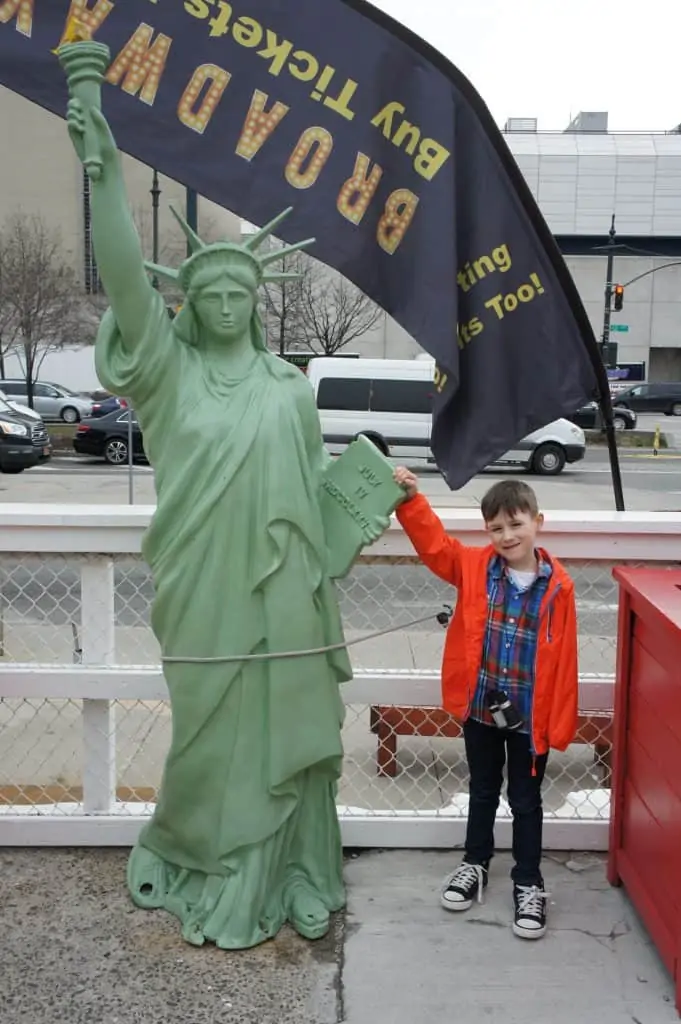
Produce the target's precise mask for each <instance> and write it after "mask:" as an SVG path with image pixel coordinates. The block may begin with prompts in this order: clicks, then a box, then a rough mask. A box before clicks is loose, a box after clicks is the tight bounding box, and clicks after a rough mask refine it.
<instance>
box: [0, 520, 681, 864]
mask: <svg viewBox="0 0 681 1024" xmlns="http://www.w3.org/2000/svg"><path fill="white" fill-rule="evenodd" d="M152 512H153V509H152V508H149V507H143V506H133V507H120V506H107V507H103V506H42V505H41V506H35V505H11V506H5V507H4V508H2V509H0V573H3V572H4V576H1V575H0V592H2V588H3V582H2V580H3V579H4V580H5V581H8V580H9V584H7V587H6V589H8V592H10V593H14V592H15V591H16V586H15V582H13V581H15V580H16V579H17V578H19V577H18V576H17V575H16V574H17V572H19V569H21V566H22V565H23V564H24V561H25V564H26V565H28V564H29V563H30V566H31V572H33V573H34V578H35V579H38V578H39V575H40V568H41V566H43V565H44V566H45V567H47V568H49V571H50V572H57V569H55V568H54V566H55V565H56V564H57V563H55V559H58V560H59V562H58V566H61V567H64V566H66V567H68V566H70V567H71V570H70V571H72V572H73V571H77V572H78V573H79V575H80V610H79V617H78V622H77V624H76V625H77V631H78V636H79V646H78V649H77V652H76V656H74V657H70V658H68V659H67V658H66V657H65V656H64V653H63V651H62V652H61V653H58V654H55V655H54V657H52V658H51V660H50V661H49V663H47V662H46V661H45V660H44V659H43V660H36V658H37V657H38V655H35V657H34V656H33V654H32V653H31V651H29V652H28V656H23V657H21V658H17V657H16V656H15V655H13V654H12V651H11V637H12V630H13V629H14V630H15V633H16V635H17V636H19V635H21V636H22V637H24V640H23V641H22V642H24V643H29V644H30V643H32V642H33V641H32V639H31V638H32V637H35V638H39V637H40V636H41V634H40V630H41V629H42V630H43V631H44V630H45V629H46V628H47V627H46V626H45V625H44V624H43V625H39V626H35V624H33V625H31V624H29V625H28V626H27V625H26V624H25V621H28V620H30V618H31V617H30V615H29V616H26V614H25V612H23V611H21V610H20V609H19V610H17V611H16V614H14V613H13V609H12V600H11V597H10V598H9V599H7V598H6V597H5V599H4V604H3V609H2V614H3V623H5V621H7V622H8V623H9V625H5V627H4V633H3V657H2V658H0V711H3V716H2V717H0V845H37V844H53V845H68V846H74V845H128V844H131V843H132V842H134V839H135V836H136V834H137V832H138V830H139V828H140V826H141V824H142V823H143V821H144V820H146V816H147V815H148V814H149V811H150V804H149V802H148V801H147V802H146V803H145V802H144V801H143V800H140V799H137V800H126V799H121V797H120V788H121V786H120V779H119V777H118V776H119V766H118V764H117V749H118V744H117V738H118V737H117V728H118V725H119V722H120V721H121V720H123V718H124V716H125V714H128V713H130V702H142V703H140V704H139V705H136V706H135V707H136V708H137V709H140V710H139V714H147V715H151V714H152V712H151V711H150V710H149V706H151V705H153V704H155V702H163V701H166V700H167V691H166V687H165V683H164V680H163V676H162V673H161V671H160V666H159V664H158V663H153V662H149V659H148V658H147V661H146V663H144V664H135V663H133V662H131V661H130V657H129V655H128V656H127V657H126V659H125V661H123V660H122V659H121V658H120V657H119V654H118V653H117V641H116V635H117V634H116V631H117V624H116V607H115V600H116V589H115V571H116V569H117V566H118V565H119V563H120V561H121V559H125V558H130V556H138V555H139V550H140V541H141V537H142V534H143V532H144V530H145V528H146V526H147V524H148V522H149V518H150V516H151V514H152ZM440 514H441V517H442V519H443V521H444V522H445V525H446V527H447V529H448V530H449V531H450V532H451V533H453V534H455V535H456V536H458V537H460V538H461V539H462V540H464V541H465V542H467V543H473V544H476V543H484V532H483V531H482V528H481V523H480V520H479V517H478V515H477V514H474V513H471V512H470V511H467V510H458V509H448V510H442V511H441V513H440ZM543 543H544V544H545V546H546V547H547V548H548V549H549V550H550V551H551V552H552V553H554V554H555V555H557V556H558V557H560V558H562V559H564V560H565V561H566V564H567V566H568V569H570V570H571V571H572V572H573V573H574V575H575V577H576V578H577V579H578V580H580V578H581V581H582V584H583V586H582V591H583V592H584V593H587V594H588V593H590V592H591V591H589V587H591V588H594V589H593V593H596V598H595V599H591V598H585V599H584V608H586V615H585V614H584V611H583V610H582V617H583V622H584V626H585V630H586V632H585V634H584V638H583V640H584V644H583V647H584V650H585V651H587V654H586V655H585V656H584V657H585V666H584V668H583V671H582V673H581V682H580V707H582V708H588V709H589V711H590V712H603V713H607V712H610V711H611V710H612V707H613V666H614V654H613V652H612V645H613V643H614V632H615V631H614V627H613V623H614V621H615V610H614V604H615V602H616V591H615V590H614V584H611V583H610V582H609V581H610V574H611V568H612V564H613V563H618V562H635V563H653V564H658V565H660V567H661V568H663V567H665V566H666V565H669V564H672V563H678V562H681V517H678V516H677V515H676V514H674V513H639V512H630V513H608V512H588V513H580V512H548V513H546V526H545V530H544V539H543ZM412 556H413V552H412V551H411V548H410V546H409V544H408V541H407V539H406V537H405V536H404V534H403V533H402V531H401V529H400V527H399V525H398V524H397V523H396V522H394V523H393V524H392V525H391V528H390V529H389V531H388V532H387V533H386V534H385V535H384V537H383V538H382V539H381V540H380V541H379V542H378V543H377V544H376V545H374V546H373V547H372V548H371V549H369V550H368V551H367V552H366V553H365V555H364V557H363V559H362V560H361V561H360V564H359V566H358V570H357V571H358V572H359V573H361V572H365V573H371V572H372V571H373V569H372V566H374V565H375V564H376V561H377V560H378V563H379V564H380V563H383V564H387V565H399V564H403V566H404V569H403V570H402V569H401V570H400V572H402V571H404V573H405V574H409V573H417V574H418V575H417V576H414V580H413V583H412V588H413V590H414V593H416V588H417V586H419V587H421V586H423V585H424V580H425V577H424V576H423V571H422V568H421V567H419V568H418V569H416V568H415V567H414V565H413V561H409V560H411V559H412ZM3 565H4V566H6V570H3ZM36 566H37V569H36ZM17 567H19V569H17ZM47 568H46V571H47ZM26 571H28V570H26ZM13 573H14V574H15V575H14V576H13V575H12V574H13ZM55 578H56V577H55ZM367 578H368V577H367ZM405 578H406V576H405ZM410 578H411V577H410ZM594 581H595V582H594ZM366 585H367V587H368V586H369V584H368V583H367V584H366ZM608 587H610V590H608ZM12 588H14V590H13V589H12ZM585 588H586V589H585ZM578 589H579V588H578ZM367 593H369V591H368V590H367ZM601 598H603V600H602V601H601ZM422 600H424V601H426V600H431V598H430V597H427V598H426V597H424V598H422ZM599 602H600V604H599ZM587 606H588V607H587ZM599 609H600V610H599ZM437 610H438V608H437V607H434V609H433V611H434V614H435V612H436V611H437ZM578 610H579V605H578ZM41 614H43V615H44V614H46V613H42V612H41ZM598 615H601V617H602V619H603V621H604V622H605V621H606V619H607V623H608V625H607V627H603V628H601V629H600V633H598V634H597V635H593V636H592V635H591V633H589V630H590V629H591V628H592V623H593V621H594V620H593V617H594V616H598ZM22 616H23V617H22ZM31 621H32V620H31ZM60 621H61V620H60ZM41 622H43V620H42V619H41ZM60 628H61V627H60ZM599 628H600V627H599ZM22 631H23V632H22ZM366 631H367V632H368V631H369V630H366ZM601 634H603V635H601ZM606 634H607V635H606ZM8 636H9V638H10V639H9V640H8ZM26 638H28V640H27V639H26ZM442 638H443V637H442V632H441V630H440V631H439V632H438V627H437V626H434V627H433V630H432V633H431V634H429V635H428V636H427V637H426V639H427V641H428V644H429V651H430V652H431V653H430V654H429V655H428V657H429V658H430V661H429V662H428V664H425V666H424V665H423V664H418V665H416V667H414V664H415V662H416V661H417V660H418V659H417V658H416V657H414V658H412V661H411V664H407V663H406V662H405V663H403V664H391V663H387V664H386V663H384V662H385V661H386V656H385V654H381V653H380V651H379V652H378V654H377V655H376V657H375V658H374V661H373V662H371V658H369V663H368V664H367V663H365V662H364V661H362V660H361V658H362V656H361V655H360V656H359V658H360V660H359V661H358V660H355V665H357V666H358V668H357V670H356V674H355V678H354V680H353V681H352V682H350V683H348V684H346V685H345V686H344V688H343V694H344V699H345V703H346V705H347V706H348V709H349V712H350V711H351V712H352V721H351V722H350V725H349V728H348V731H347V742H346V750H348V758H347V764H348V767H347V774H346V777H345V778H344V782H343V785H342V786H341V793H340V798H339V814H340V818H341V824H342V829H343V838H344V841H345V843H346V844H347V845H351V846H411V847H433V846H452V845H457V844H460V843H461V841H462V838H463V830H464V827H465V768H464V767H463V764H462V762H461V759H460V757H459V758H458V760H457V759H455V758H454V759H453V760H452V758H453V755H450V751H451V750H453V749H454V747H453V744H454V743H455V742H456V741H446V740H440V741H438V742H439V744H441V745H443V746H442V747H438V749H437V751H436V752H435V754H432V753H431V751H430V750H429V751H428V752H427V753H424V752H423V744H424V743H428V742H430V741H426V740H421V739H419V740H417V741H416V743H414V741H412V740H410V739H401V740H400V751H402V750H404V751H405V754H404V763H403V765H402V771H401V773H400V775H399V776H398V777H397V778H391V779H380V778H378V777H377V776H376V770H375V768H376V766H375V750H376V747H375V743H376V741H375V737H373V736H372V735H371V734H370V732H369V729H368V727H367V725H368V709H369V708H370V707H374V706H377V705H399V706H401V707H405V708H409V707H420V706H437V705H438V704H439V699H440V695H439V678H438V672H437V661H436V660H434V657H433V653H432V652H434V651H436V650H437V648H439V646H440V645H441V641H442ZM417 640H418V638H417ZM592 641H594V642H593V643H592ZM595 641H597V642H595ZM41 642H42V641H41ZM36 643H37V640H36ZM414 643H416V641H414ZM589 645H591V646H589ZM412 646H413V645H412ZM361 647H362V645H359V647H357V648H353V651H358V650H359V649H360V648H361ZM60 650H61V649H60ZM599 651H600V652H605V653H601V654H599ZM606 655H607V656H606ZM357 657H358V656H357V655H355V658H356V659H357ZM599 659H600V660H599ZM601 662H602V663H601ZM45 708H47V709H53V710H55V714H56V715H57V717H58V718H59V716H60V715H61V716H62V718H63V717H64V716H65V709H66V710H68V712H69V715H70V716H71V717H72V716H73V714H75V713H77V714H78V715H79V716H80V742H79V744H78V751H79V756H78V759H79V761H80V767H81V778H80V785H79V787H76V788H75V789H74V787H73V786H71V787H69V786H66V785H65V786H64V792H65V793H68V794H70V795H68V796H65V797H64V798H63V799H59V798H58V797H55V796H54V792H55V786H56V784H55V785H52V777H51V776H48V777H47V778H42V777H41V778H40V779H38V778H37V777H36V779H35V780H33V778H32V775H31V771H32V770H33V769H31V768H29V767H27V764H28V762H29V761H31V763H35V766H36V771H37V770H38V761H39V759H38V758H37V756H36V755H35V754H33V755H32V760H31V757H28V755H27V756H26V757H25V758H24V760H23V762H22V761H21V759H19V760H17V754H16V750H17V744H18V741H20V740H21V737H22V735H24V734H25V735H28V729H29V727H30V729H31V730H32V732H31V735H32V736H33V739H32V741H31V742H32V743H35V744H36V745H38V747H39V745H40V744H41V743H44V745H45V747H46V748H47V734H48V732H49V735H50V736H52V737H54V736H55V727H54V725H52V726H51V727H50V729H49V730H47V729H46V730H45V739H44V740H43V739H42V733H41V732H40V728H37V726H36V723H37V722H38V719H39V715H40V713H41V710H42V709H45ZM74 709H75V710H74ZM33 711H35V715H33V714H32V712H33ZM135 713H136V714H137V713H138V711H137V710H135ZM66 717H68V716H66ZM166 718H167V714H166ZM24 720H26V722H27V725H26V729H25V730H24V732H23V733H22V729H23V725H22V722H23V721H24ZM69 721H71V718H69ZM149 721H150V723H151V725H153V724H154V723H153V722H152V721H151V719H149ZM38 725H39V722H38ZM151 725H150V727H151ZM158 727H159V729H161V727H162V725H161V724H159V726H158ZM163 728H165V725H163ZM34 734H35V735H34ZM56 735H57V740H59V731H58V729H57V733H56ZM72 735H73V734H72V731H71V732H68V735H67V731H65V733H64V741H63V746H64V749H63V750H60V749H57V750H56V752H53V753H52V755H51V756H52V759H53V760H55V759H56V760H55V764H56V763H57V762H58V759H59V756H60V755H61V754H63V757H64V759H65V760H66V759H67V755H68V757H70V758H71V760H73V756H74V753H73V742H72ZM69 736H71V741H69V739H68V737H69ZM68 742H71V749H69V750H67V749H66V746H67V745H68ZM57 747H59V744H57ZM28 749H29V748H28V744H27V750H28ZM30 749H31V750H34V749H35V747H34V746H32V747H31V748H30ZM412 750H416V754H414V755H412V753H411V751H412ZM571 751H572V753H571V754H570V757H572V758H573V760H572V761H570V760H569V759H568V760H566V761H564V762H561V764H562V765H563V767H562V768H561V767H560V766H559V768H558V769H556V771H557V774H556V775H555V777H554V779H553V782H552V783H551V785H552V786H553V787H554V791H553V799H552V806H551V807H549V808H548V809H547V810H546V845H547V847H553V848H572V849H574V848H581V849H587V848H592V849H596V848H600V849H603V848H605V847H606V845H607V828H608V816H609V805H608V799H607V792H605V791H604V790H603V789H602V788H599V787H598V786H596V785H594V783H593V778H592V773H590V772H589V771H588V767H585V766H586V765H587V762H586V761H585V760H584V758H585V751H584V750H583V749H580V750H575V751H573V748H571ZM128 753H129V758H128V759H130V757H133V758H134V753H135V751H134V750H132V751H131V752H130V751H129V752H128ZM438 758H439V759H440V768H438V766H437V764H436V760H437V759H438ZM447 759H449V760H447ZM161 762H162V758H161ZM443 766H444V767H443ZM575 766H577V767H575ZM160 768H161V764H158V765H157V766H156V767H155V768H154V773H155V774H154V778H153V779H150V780H146V779H145V778H142V781H141V783H138V785H139V786H140V790H142V789H143V790H144V791H145V792H146V791H148V790H151V791H153V789H154V786H155V784H156V782H157V778H158V774H159V773H160ZM445 768H446V771H445ZM41 770H43V769H42V768H41ZM59 774H60V773H59V772H56V771H55V777H57V776H58V775H59ZM585 780H586V782H587V783H588V785H587V787H586V788H584V785H583V783H584V782H585ZM147 781H148V785H147ZM573 783H574V786H573V789H572V790H571V789H570V787H571V786H572V785H573ZM580 786H581V789H580ZM36 787H37V789H38V790H40V793H41V795H40V799H35V800H31V799H30V798H28V797H27V796H26V795H25V794H26V793H28V792H34V790H35V789H36ZM575 787H576V788H577V791H578V794H581V797H580V799H581V801H582V804H583V806H580V801H579V800H577V799H576V798H575V792H574V789H575ZM56 788H57V789H58V786H57V787H56ZM76 790H77V795H76V796H73V792H76ZM584 793H586V796H584ZM596 793H598V799H596V797H595V796H594V794H596ZM12 794H14V796H12ZM17 794H19V795H17ZM50 794H52V796H50ZM559 798H560V799H562V800H563V804H562V805H561V806H557V804H556V801H558V800H559ZM571 808H572V809H571ZM497 838H498V843H499V845H500V846H507V845H509V843H510V821H509V818H508V816H507V814H506V815H505V814H503V813H502V814H501V816H500V820H499V828H498V836H497Z"/></svg>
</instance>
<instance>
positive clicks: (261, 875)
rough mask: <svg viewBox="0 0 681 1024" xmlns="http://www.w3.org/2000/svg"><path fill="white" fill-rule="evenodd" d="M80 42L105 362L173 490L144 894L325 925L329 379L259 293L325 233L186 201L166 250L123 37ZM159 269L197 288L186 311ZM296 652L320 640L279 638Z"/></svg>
mask: <svg viewBox="0 0 681 1024" xmlns="http://www.w3.org/2000/svg"><path fill="white" fill-rule="evenodd" d="M58 56H59V59H60V62H61V64H62V66H63V67H64V69H65V72H66V75H67V78H68V84H69V95H70V101H69V105H68V117H67V121H68V130H69V133H70V137H71V140H72V142H73V145H74V147H75V150H76V153H77V154H78V156H79V158H80V159H81V161H82V162H83V164H84V166H85V168H86V170H87V171H88V174H89V175H90V178H91V181H92V230H93V240H94V248H95V253H96V258H97V265H98V267H99V272H100V275H101V279H102V282H103V285H104V288H105V290H106V293H107V296H108V300H109V302H110V308H109V309H108V311H107V313H106V314H105V316H104V318H103V320H102V323H101V326H100V329H99V333H98V337H97V341H96V348H95V356H96V368H97V374H98V376H99V379H100V381H101V382H102V384H103V385H104V386H105V387H107V388H108V389H109V390H111V391H112V392H113V393H114V394H118V395H125V396H130V398H131V399H132V402H133V404H134V408H135V411H136V414H137V418H138V422H139V424H140V426H141V429H142V432H143V436H144V447H145V451H146V453H147V456H148V459H149V462H150V463H151V465H152V467H153V469H154V473H155V486H156V492H157V508H156V511H155V514H154V516H153V520H152V522H151V524H150V526H149V529H148V531H147V533H146V535H145V537H144V541H143V546H142V553H143V556H144V558H145V559H146V561H147V563H148V564H149V566H150V568H151V572H152V576H153V582H154V588H155V596H154V602H153V607H152V613H151V624H152V628H153V631H154V634H155V635H156V637H157V639H158V641H159V644H160V648H161V653H162V657H163V662H164V673H165V678H166V681H167V685H168V691H169V694H170V700H171V707H172V740H171V746H170V750H169V753H168V757H167V762H166V765H165V769H164V774H163V780H162V783H161V787H160V791H159V795H158V802H157V804H156V809H155V813H154V814H153V817H152V818H151V819H150V821H149V823H148V824H147V825H146V826H145V827H144V828H143V830H142V832H141V834H140V837H139V840H138V843H137V845H136V847H135V848H134V850H133V851H132V853H131V856H130V860H129V865H128V886H129V889H130V893H131V895H132V899H133V900H134V902H135V903H136V904H137V906H139V907H143V908H148V909H153V908H164V909H165V910H167V911H169V912H170V913H172V914H174V915H176V916H177V917H178V918H179V920H180V922H181V925H182V934H183V937H184V938H185V939H186V940H187V941H188V942H190V943H193V944H195V945H201V944H202V943H204V942H206V941H210V942H214V943H216V944H217V945H218V946H219V947H222V948H225V949H239V948H246V947H250V946H254V945H256V944H257V943H260V942H263V941H265V940H266V939H269V938H272V937H273V936H275V935H276V933H277V931H278V930H279V929H280V928H281V926H282V925H283V924H284V923H285V922H287V921H288V922H290V924H291V925H292V926H293V927H294V928H295V929H296V931H297V932H298V933H299V934H300V935H302V936H305V937H306V938H308V939H316V938H319V937H321V936H323V935H324V934H325V933H326V932H327V930H328V928H329V915H330V913H332V912H333V911H336V910H338V909H339V908H341V907H342V906H343V904H344V889H343V881H342V849H341V842H340V831H339V825H338V820H337V814H336V806H335V796H336V790H337V784H338V780H339V778H340V774H341V768H342V755H343V748H342V743H341V726H342V722H343V713H344V708H343V702H342V699H341V695H340V684H341V683H342V682H344V681H346V680H348V679H350V678H351V668H350V662H349V658H348V655H347V651H346V650H345V649H344V647H343V631H342V626H341V620H340V614H339V609H338V605H337V600H336V596H335V591H334V585H333V583H332V581H331V579H330V578H329V574H328V571H327V548H326V540H325V536H324V528H323V521H322V516H321V513H320V506H319V490H320V484H321V480H322V475H323V472H324V470H325V468H326V464H327V460H328V456H327V454H326V452H325V449H324V447H323V443H322V437H321V431H320V425H319V418H318V414H317V409H316V405H315V400H314V396H313V392H312V389H311V387H310V385H309V383H308V381H307V380H306V378H305V376H304V375H303V374H302V373H301V372H300V370H298V369H297V368H296V367H294V366H291V365H289V364H287V363H286V362H284V361H282V360H280V359H278V358H277V357H276V356H274V355H273V354H271V353H270V352H268V351H267V348H266V345H265V340H264V331H263V325H262V322H261V317H260V314H259V311H258V289H259V287H260V286H261V285H262V284H263V282H267V281H271V280H274V279H276V278H277V277H281V276H290V275H281V274H279V275H278V274H277V272H276V271H274V272H273V271H271V270H270V269H269V265H270V264H271V263H272V262H274V261H275V260H276V259H279V258H280V257H281V256H283V255H284V253H285V252H287V251H288V252H290V251H291V250H292V249H298V248H300V247H301V246H302V245H305V244H307V243H300V244H299V245H294V246H291V247H290V248H288V249H279V250H278V251H276V252H270V253H268V254H267V255H264V256H259V255H258V250H259V247H261V246H262V243H263V242H264V241H265V239H266V238H267V237H268V235H270V234H271V232H272V231H273V230H274V229H275V228H276V227H277V225H278V224H279V222H280V221H281V219H282V217H283V215H280V216H279V217H277V218H276V219H275V220H273V221H272V223H270V224H268V225H267V226H266V227H265V228H263V229H262V230H261V231H260V232H259V233H257V234H256V235H255V236H254V237H251V238H250V240H249V241H248V242H246V243H245V244H243V245H237V244H233V243H227V242H224V243H216V244H210V245H206V244H204V243H203V242H202V241H201V239H200V238H199V237H198V235H197V234H196V233H195V232H194V231H193V230H192V229H191V228H190V227H189V226H188V225H187V223H185V221H184V220H183V219H182V218H181V217H179V216H178V215H177V214H176V216H177V217H178V220H179V221H180V223H181V225H182V228H183V230H184V233H185V235H186V236H187V239H188V241H189V244H190V246H191V253H192V254H191V256H190V257H189V258H187V259H186V260H185V261H184V262H183V263H182V264H181V266H179V268H177V269H169V268H165V267H160V266H155V265H152V264H149V263H147V264H145V262H144V259H143V256H142V251H141V246H140V241H139V238H138V236H137V233H136V230H135V227H134V224H133V219H132V216H131V213H130V209H129V206H128V201H127V198H126V193H125V187H124V182H123V176H122V172H121V164H120V159H119V153H118V151H117V148H116V143H115V141H114V138H113V136H112V133H111V131H110V129H109V126H108V124H107V121H106V120H105V118H104V116H103V114H102V112H101V106H100V104H101V96H100V84H101V81H102V75H103V72H104V71H105V70H106V67H107V65H108V61H109V51H108V48H107V47H106V46H104V45H103V44H101V43H95V42H91V41H88V40H87V39H83V38H81V39H79V40H77V41H74V42H67V43H64V44H63V45H61V47H60V48H59V50H58ZM149 273H153V274H155V275H163V276H164V277H165V278H169V279H170V280H172V281H173V282H174V283H175V285H176V286H177V287H178V288H179V289H180V290H181V291H182V293H183V294H184V302H183V305H182V308H181V311H180V312H179V313H178V315H177V316H176V317H175V319H174V320H172V321H171V319H170V318H169V316H168V313H167V310H166V307H165V303H164V300H163V298H162V296H161V294H160V293H159V292H158V291H157V290H156V289H155V288H154V287H153V286H152V284H151V282H150V280H149V276H148V274H149ZM382 525H385V524H382ZM380 532H381V531H380V529H379V530H378V533H380ZM377 535H378V534H374V535H372V536H367V537H366V540H367V541H370V540H375V539H376V536H377ZM330 647H331V648H334V649H333V650H328V648H330ZM320 649H321V651H320ZM296 651H305V652H310V651H312V652H315V651H316V652H318V653H311V654H310V653H308V654H306V655H305V656H293V657H281V656H277V652H296Z"/></svg>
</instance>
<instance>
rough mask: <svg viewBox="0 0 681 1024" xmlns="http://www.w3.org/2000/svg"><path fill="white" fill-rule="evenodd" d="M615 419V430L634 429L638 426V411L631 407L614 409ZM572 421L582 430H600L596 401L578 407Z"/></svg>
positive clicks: (571, 417) (571, 418)
mask: <svg viewBox="0 0 681 1024" xmlns="http://www.w3.org/2000/svg"><path fill="white" fill-rule="evenodd" d="M613 412H614V415H613V421H614V424H615V430H633V429H634V427H635V426H636V418H637V417H636V413H635V412H632V411H631V409H625V408H621V409H614V410H613ZM570 422H571V423H574V424H575V425H576V426H578V427H581V428H582V430H600V429H601V422H600V417H599V414H598V405H597V403H596V402H589V403H588V405H583V406H582V408H581V409H578V410H577V412H576V413H575V414H574V416H570Z"/></svg>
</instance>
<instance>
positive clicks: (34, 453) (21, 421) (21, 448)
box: [0, 399, 52, 473]
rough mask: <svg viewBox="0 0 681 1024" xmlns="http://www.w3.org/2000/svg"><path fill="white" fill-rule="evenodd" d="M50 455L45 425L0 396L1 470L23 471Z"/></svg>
mask: <svg viewBox="0 0 681 1024" xmlns="http://www.w3.org/2000/svg"><path fill="white" fill-rule="evenodd" d="M51 454H52V448H51V445H50V438H49V436H48V433H47V430H46V429H45V424H44V423H43V422H42V420H40V422H36V420H35V419H34V418H33V417H32V416H29V415H27V413H26V411H23V412H17V411H16V410H15V409H13V408H12V406H11V405H10V404H9V402H6V401H5V400H4V399H0V472H2V473H22V472H23V471H24V470H25V469H30V468H31V467H32V466H37V465H38V463H39V462H44V461H45V460H46V459H49V457H50V455H51Z"/></svg>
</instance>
